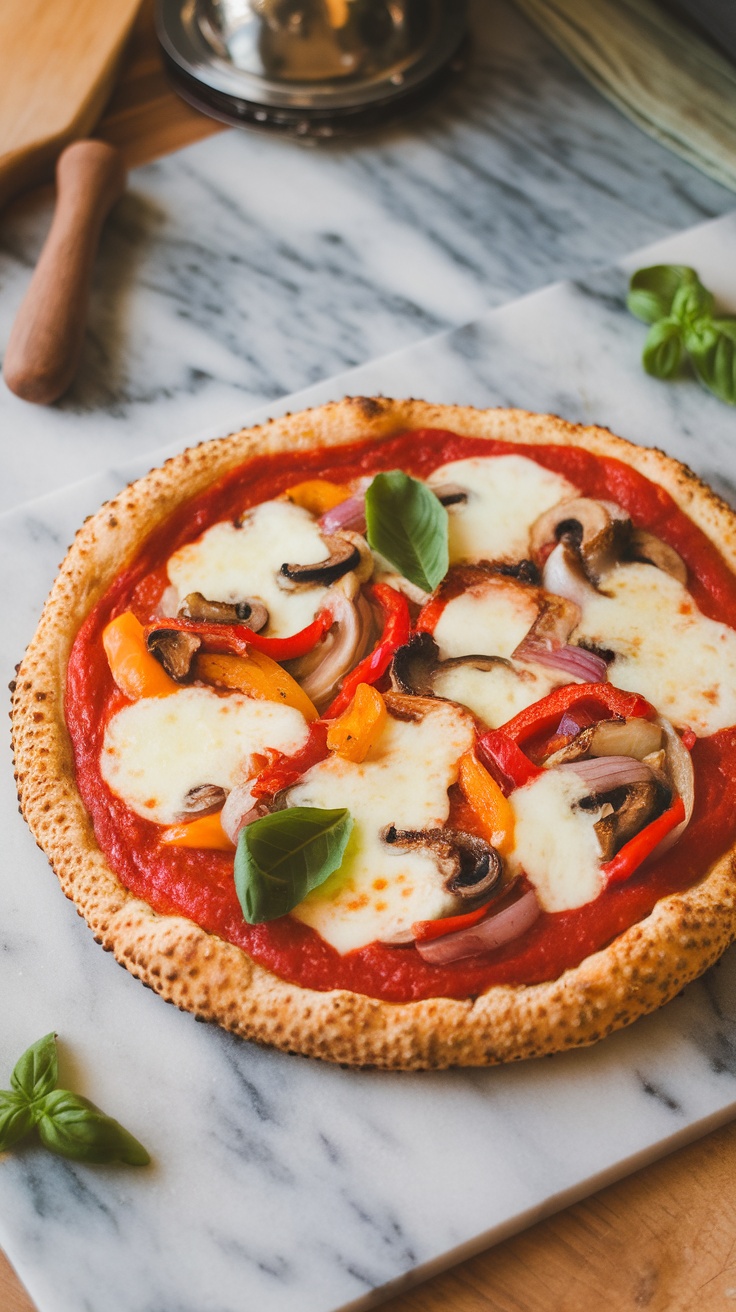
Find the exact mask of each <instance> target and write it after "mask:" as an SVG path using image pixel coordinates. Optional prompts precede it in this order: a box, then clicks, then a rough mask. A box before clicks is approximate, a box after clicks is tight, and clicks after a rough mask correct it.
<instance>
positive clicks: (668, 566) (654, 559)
mask: <svg viewBox="0 0 736 1312" xmlns="http://www.w3.org/2000/svg"><path fill="white" fill-rule="evenodd" d="M626 559H627V560H641V561H643V562H644V563H645V564H646V565H656V567H657V569H662V570H664V572H665V574H671V575H672V577H673V579H677V582H678V583H682V585H683V586H685V584H686V583H687V565H686V564H685V562H684V560H683V559H682V556H680V555H679V554H678V553H677V552H676V551H675V548H674V547H671V546H669V544H668V543H667V542H663V541H662V539H661V538H658V537H657V535H656V534H655V533H650V532H649V530H648V529H646V528H635V529H632V532H631V537H630V538H629V544H628V547H627V549H626Z"/></svg>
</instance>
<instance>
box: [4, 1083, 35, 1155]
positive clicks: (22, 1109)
mask: <svg viewBox="0 0 736 1312" xmlns="http://www.w3.org/2000/svg"><path fill="white" fill-rule="evenodd" d="M35 1123H36V1115H35V1112H34V1109H33V1108H32V1107H31V1105H30V1103H29V1101H28V1099H27V1098H26V1097H25V1096H24V1095H23V1094H22V1093H11V1092H10V1091H8V1090H5V1089H1V1090H0V1153H6V1152H7V1151H8V1148H12V1147H13V1145H14V1144H16V1143H18V1141H19V1140H20V1139H25V1137H26V1135H27V1134H30V1132H31V1130H32V1129H33V1127H34V1125H35Z"/></svg>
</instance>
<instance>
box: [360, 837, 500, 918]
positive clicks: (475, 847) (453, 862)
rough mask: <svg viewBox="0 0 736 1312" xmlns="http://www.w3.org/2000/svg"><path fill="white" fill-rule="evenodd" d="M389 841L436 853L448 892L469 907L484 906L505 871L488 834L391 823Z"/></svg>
mask: <svg viewBox="0 0 736 1312" xmlns="http://www.w3.org/2000/svg"><path fill="white" fill-rule="evenodd" d="M381 836H382V838H383V841H384V842H385V843H390V844H395V845H396V846H397V847H400V848H407V849H414V850H416V849H418V848H424V849H426V850H428V851H430V852H432V853H433V855H434V856H435V857H436V859H437V866H438V869H439V871H440V874H441V875H442V878H443V880H444V884H445V888H446V889H447V891H448V893H450V894H452V895H453V896H454V897H456V898H457V899H458V902H459V903H461V904H462V905H463V906H464V908H465V909H466V910H468V911H470V910H472V908H473V907H474V906H480V905H481V904H482V903H483V902H484V901H485V899H486V898H487V897H488V896H489V894H490V893H491V892H492V890H493V889H494V888H495V886H496V884H497V883H498V881H499V879H500V878H501V874H502V866H501V858H500V856H499V855H498V852H497V851H496V849H495V847H491V845H490V843H487V842H486V840H485V839H484V838H479V837H477V836H476V835H475V834H469V833H467V832H466V831H465V830H463V829H397V828H396V825H388V826H387V827H386V828H385V829H384V830H383V833H382V835H381Z"/></svg>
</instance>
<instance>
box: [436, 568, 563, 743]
mask: <svg viewBox="0 0 736 1312" xmlns="http://www.w3.org/2000/svg"><path fill="white" fill-rule="evenodd" d="M536 618H537V602H536V601H535V599H534V594H530V593H529V590H528V589H527V588H524V587H523V586H521V585H520V584H517V583H515V582H514V581H513V580H511V579H507V578H503V577H501V576H500V577H498V578H489V579H488V580H487V581H484V582H483V583H482V584H479V585H478V586H476V587H473V588H470V589H469V590H468V591H467V592H463V593H461V595H460V596H459V597H453V598H452V600H451V601H448V603H447V605H446V606H445V608H444V610H443V611H442V614H441V615H440V618H439V620H438V622H437V625H436V627H435V631H434V638H435V641H436V643H437V645H438V647H439V651H440V659H441V660H445V659H446V658H447V657H448V656H479V655H480V656H501V657H503V658H504V659H506V660H508V659H509V657H510V656H511V653H512V652H513V651H515V649H516V648H517V647H518V645H519V643H520V642H521V641H522V639H523V638H524V637H525V636H526V634H527V633H528V632H529V630H530V628H531V626H532V624H533V623H534V621H535V619H536ZM568 679H569V676H567V675H564V674H563V673H562V672H561V671H560V672H559V673H556V672H555V671H554V670H551V669H547V668H544V667H542V666H541V665H530V664H527V663H526V662H518V663H514V664H513V665H510V666H509V665H501V664H499V665H495V666H493V668H492V669H490V670H477V669H474V668H473V667H472V666H470V665H459V666H455V667H450V668H449V669H448V670H443V671H441V672H440V674H438V675H437V676H436V677H435V679H434V682H433V685H432V686H433V688H434V691H435V692H436V693H437V694H438V695H439V696H440V697H449V698H450V699H451V700H452V701H456V702H460V704H461V705H462V706H467V707H468V709H469V710H471V711H472V712H473V714H474V715H477V716H478V717H479V718H480V719H481V720H483V721H484V722H485V723H486V724H487V725H488V726H489V727H490V728H492V729H496V728H498V726H499V725H500V724H505V722H506V720H510V719H511V717H512V715H517V714H518V712H519V711H523V710H524V709H525V707H527V706H531V705H532V703H533V702H536V701H539V699H540V697H546V695H547V693H548V692H551V690H552V688H556V687H557V686H558V685H559V684H560V683H567V682H568Z"/></svg>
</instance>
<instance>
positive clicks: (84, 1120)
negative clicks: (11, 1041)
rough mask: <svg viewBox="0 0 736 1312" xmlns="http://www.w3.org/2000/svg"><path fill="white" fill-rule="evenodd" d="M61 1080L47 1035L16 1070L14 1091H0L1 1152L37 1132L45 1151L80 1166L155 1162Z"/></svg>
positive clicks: (53, 1042) (53, 1043) (52, 1036)
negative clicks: (58, 1084)
mask: <svg viewBox="0 0 736 1312" xmlns="http://www.w3.org/2000/svg"><path fill="white" fill-rule="evenodd" d="M58 1078H59V1065H58V1057H57V1052H56V1035H55V1034H53V1033H51V1034H46V1035H45V1036H44V1038H42V1039H38V1041H37V1042H36V1043H32V1044H31V1046H30V1048H27V1049H26V1051H25V1052H24V1053H23V1056H22V1057H20V1058H19V1060H18V1061H17V1062H16V1064H15V1068H14V1070H13V1073H12V1075H11V1077H10V1082H11V1084H12V1086H13V1087H12V1090H11V1089H0V1152H6V1151H7V1149H8V1148H12V1147H13V1146H14V1145H15V1144H16V1143H19V1142H20V1140H21V1139H24V1138H25V1137H26V1135H28V1134H30V1132H31V1130H33V1128H34V1126H35V1127H36V1128H37V1130H38V1134H39V1138H40V1139H41V1142H42V1144H43V1145H44V1147H46V1148H48V1149H49V1150H50V1151H51V1152H52V1153H58V1154H59V1155H60V1156H62V1157H70V1158H72V1159H73V1160H74V1161H77V1162H127V1163H128V1165H130V1166H146V1165H147V1163H148V1162H149V1161H150V1160H151V1159H150V1157H149V1156H148V1153H147V1152H146V1150H145V1148H144V1147H143V1145H142V1144H140V1143H139V1142H138V1140H137V1139H134V1138H133V1135H132V1134H130V1133H129V1132H128V1131H127V1130H126V1129H124V1128H123V1126H122V1125H120V1124H119V1123H118V1122H117V1121H114V1120H113V1119H112V1117H110V1116H106V1115H105V1113H104V1112H101V1111H100V1109H99V1107H95V1105H94V1103H91V1102H89V1101H88V1099H87V1098H81V1097H79V1095H78V1094H76V1093H70V1091H69V1090H68V1089H57V1088H55V1087H54V1086H55V1085H56V1082H57V1080H58Z"/></svg>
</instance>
